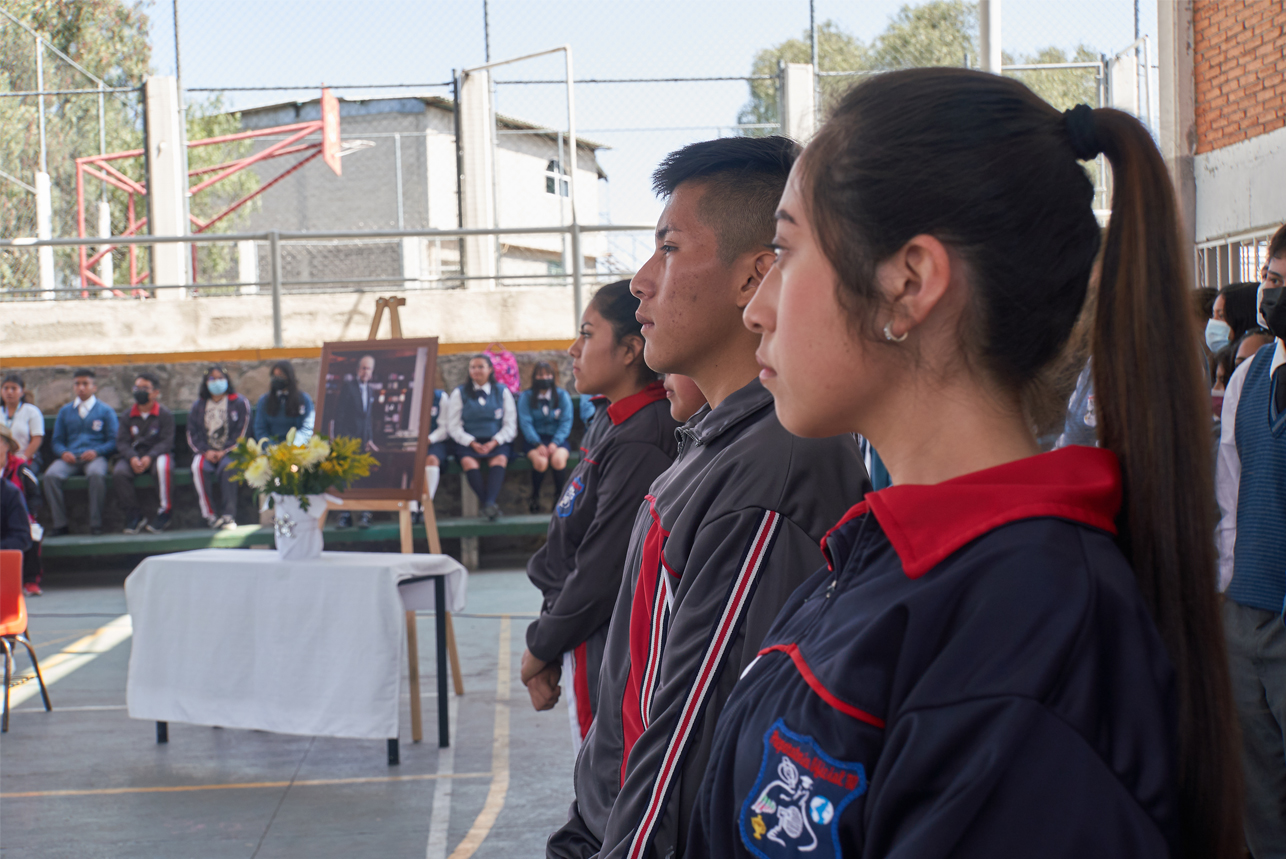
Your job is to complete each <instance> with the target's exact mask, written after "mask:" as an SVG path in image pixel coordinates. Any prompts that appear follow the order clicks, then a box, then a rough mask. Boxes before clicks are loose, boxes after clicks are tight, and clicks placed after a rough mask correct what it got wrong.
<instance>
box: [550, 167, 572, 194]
mask: <svg viewBox="0 0 1286 859" xmlns="http://www.w3.org/2000/svg"><path fill="white" fill-rule="evenodd" d="M566 175H567V171H566V170H564V169H563V165H561V164H559V163H558V160H557V159H554V160H553V161H550V162H549V164H548V165H547V166H546V167H545V193H546V194H561V195H562V196H564V197H566V196H568V195H569V191H568V186H567V180H566V179H564V178H563V177H564V176H566Z"/></svg>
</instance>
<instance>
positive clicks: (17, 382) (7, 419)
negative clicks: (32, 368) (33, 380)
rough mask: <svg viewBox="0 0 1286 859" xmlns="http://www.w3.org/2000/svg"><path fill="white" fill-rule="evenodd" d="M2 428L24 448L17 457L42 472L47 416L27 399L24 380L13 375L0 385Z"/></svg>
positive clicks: (8, 376) (0, 420) (5, 378)
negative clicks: (41, 454) (7, 430)
mask: <svg viewBox="0 0 1286 859" xmlns="http://www.w3.org/2000/svg"><path fill="white" fill-rule="evenodd" d="M0 424H3V425H4V426H6V427H8V428H9V431H10V432H11V433H13V437H14V440H15V441H17V443H18V444H19V446H20V447H21V448H22V449H21V450H19V451H18V455H19V456H21V457H22V458H23V459H24V460H26V461H27V462H28V463H30V464H31V466H32V468H34V469H36V470H37V471H38V470H39V469H40V445H41V444H43V443H44V441H45V416H44V415H42V414H41V413H40V409H38V408H36V407H35V405H33V404H32V403H31V402H29V401H28V399H27V385H26V383H25V382H23V381H22V377H21V376H19V375H17V374H15V373H10V374H9V375H7V376H5V377H4V382H0Z"/></svg>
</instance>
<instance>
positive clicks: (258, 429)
mask: <svg viewBox="0 0 1286 859" xmlns="http://www.w3.org/2000/svg"><path fill="white" fill-rule="evenodd" d="M271 386H272V389H271V390H270V391H268V393H266V394H264V395H263V396H262V397H260V398H259V404H258V405H256V406H255V432H254V437H255V438H257V439H265V438H266V439H268V440H269V441H272V442H282V441H285V440H286V436H287V435H288V434H289V433H290V431H291V430H292V429H293V430H294V431H295V444H297V445H299V446H300V447H302V446H303V445H306V444H308V440H309V439H310V438H312V437H313V420H314V418H315V417H316V415H315V412H314V410H313V398H312V397H310V396H308V394H306V393H304V392H303V391H301V390H299V380H298V379H297V378H296V377H295V368H294V365H292V364H291V363H290V362H289V361H278V362H277V363H276V364H273V366H272V376H271Z"/></svg>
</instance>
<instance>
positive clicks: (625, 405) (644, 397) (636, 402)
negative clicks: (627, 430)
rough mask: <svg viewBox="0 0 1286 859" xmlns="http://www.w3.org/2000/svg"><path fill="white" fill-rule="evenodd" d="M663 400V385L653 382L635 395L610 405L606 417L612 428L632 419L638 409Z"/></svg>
mask: <svg viewBox="0 0 1286 859" xmlns="http://www.w3.org/2000/svg"><path fill="white" fill-rule="evenodd" d="M664 399H665V385H664V384H662V383H661V382H653V383H652V384H650V385H648V386H647V387H646V388H644V389H643V390H641V391H639V392H638V393H637V394H630V395H629V396H628V397H626V398H625V399H623V400H621V401H620V402H618V403H612V404H611V405H610V406H608V407H607V416H608V417H609V418H611V419H612V425H613V426H619V425H620V424H623V423H625V422H626V421H627V420H629V419H630V418H632V417H634V413H635V412H637V411H638V410H639V409H641V408H643V407H644V406H646V405H648V404H649V403H655V402H656V401H657V400H664Z"/></svg>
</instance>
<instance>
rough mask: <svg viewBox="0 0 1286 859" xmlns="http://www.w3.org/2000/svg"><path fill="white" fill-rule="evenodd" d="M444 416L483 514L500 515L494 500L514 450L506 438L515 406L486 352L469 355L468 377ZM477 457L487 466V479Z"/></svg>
mask: <svg viewBox="0 0 1286 859" xmlns="http://www.w3.org/2000/svg"><path fill="white" fill-rule="evenodd" d="M445 420H446V425H447V433H448V434H449V435H450V436H451V439H452V440H453V441H454V442H455V455H456V458H457V459H458V460H460V467H461V468H462V469H464V477H465V479H466V480H467V481H468V482H469V487H470V488H471V489H473V491H474V494H476V495H477V496H478V500H480V501H481V502H482V515H483V516H485V517H487V518H488V519H491V520H493V521H494V520H496V519H498V518H500V508H499V507H498V506H496V501H497V500H498V499H499V498H500V489H501V487H503V486H504V483H505V466H507V465H508V464H509V456H510V454H511V453H512V452H513V449H512V446H511V445H510V442H512V441H513V440H514V438H516V437H517V435H518V410H517V408H515V407H514V397H513V394H511V393H510V392H509V389H508V388H506V387H505V386H504V385H501V384H500V383H498V382H497V381H496V373H495V370H494V369H493V368H492V366H491V359H490V358H488V357H487V356H486V355H474V356H473V358H471V359H470V360H469V381H468V382H465V383H464V384H463V385H460V386H459V387H458V388H456V389H455V390H454V391H452V392H451V396H450V397H449V398H448V399H447V408H446V418H445ZM481 462H485V463H487V466H488V468H487V478H486V481H485V484H484V481H483V479H482V469H481V467H480V465H479V463H481Z"/></svg>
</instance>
